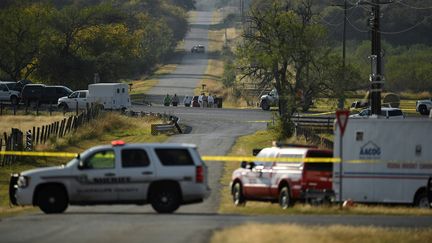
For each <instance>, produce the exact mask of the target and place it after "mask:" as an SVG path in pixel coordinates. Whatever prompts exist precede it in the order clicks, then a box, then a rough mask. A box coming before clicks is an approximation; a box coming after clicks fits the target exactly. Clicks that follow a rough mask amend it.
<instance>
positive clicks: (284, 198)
mask: <svg viewBox="0 0 432 243" xmlns="http://www.w3.org/2000/svg"><path fill="white" fill-rule="evenodd" d="M279 205H280V206H281V208H282V209H287V208H289V207H291V206H292V205H293V201H292V198H291V195H290V190H289V188H288V187H287V186H284V187H282V189H281V190H280V192H279Z"/></svg>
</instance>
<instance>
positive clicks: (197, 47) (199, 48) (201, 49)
mask: <svg viewBox="0 0 432 243" xmlns="http://www.w3.org/2000/svg"><path fill="white" fill-rule="evenodd" d="M191 52H192V53H204V52H205V47H204V46H203V45H195V46H193V47H192V49H191Z"/></svg>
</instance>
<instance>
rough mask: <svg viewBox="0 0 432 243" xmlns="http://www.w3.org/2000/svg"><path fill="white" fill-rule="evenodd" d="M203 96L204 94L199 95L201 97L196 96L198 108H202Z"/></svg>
mask: <svg viewBox="0 0 432 243" xmlns="http://www.w3.org/2000/svg"><path fill="white" fill-rule="evenodd" d="M203 95H204V93H201V95H200V96H198V103H199V105H200V107H203V104H202V103H203Z"/></svg>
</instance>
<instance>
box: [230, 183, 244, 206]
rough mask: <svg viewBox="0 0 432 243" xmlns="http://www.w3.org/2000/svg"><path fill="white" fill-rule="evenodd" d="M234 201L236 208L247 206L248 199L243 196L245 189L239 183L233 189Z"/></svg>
mask: <svg viewBox="0 0 432 243" xmlns="http://www.w3.org/2000/svg"><path fill="white" fill-rule="evenodd" d="M231 193H232V199H233V203H234V205H235V206H237V207H239V206H245V205H246V199H245V198H244V195H243V188H242V186H241V184H240V183H239V182H236V183H235V184H234V186H233V187H232V192H231Z"/></svg>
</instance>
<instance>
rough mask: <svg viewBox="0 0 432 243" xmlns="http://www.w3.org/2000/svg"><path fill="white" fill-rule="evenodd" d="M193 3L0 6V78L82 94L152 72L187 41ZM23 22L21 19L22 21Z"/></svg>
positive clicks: (141, 0)
mask: <svg viewBox="0 0 432 243" xmlns="http://www.w3.org/2000/svg"><path fill="white" fill-rule="evenodd" d="M194 3H195V1H193V0H162V1H159V0H119V1H111V0H92V1H89V0H63V1H54V0H32V1H16V2H6V3H4V4H2V5H0V18H1V20H2V21H0V34H1V36H0V41H1V43H2V47H3V46H5V47H7V48H1V50H0V74H1V75H2V79H3V78H4V79H14V80H19V79H23V78H29V79H33V80H34V81H40V82H43V83H51V84H59V83H62V84H65V85H67V86H70V87H71V88H74V89H76V88H85V87H86V86H87V84H88V83H91V82H93V78H94V75H95V73H98V74H99V76H100V80H101V81H102V82H112V81H116V80H119V79H121V78H128V77H129V78H130V77H133V76H135V75H138V74H142V73H146V72H149V71H150V70H151V69H152V68H153V67H154V66H155V65H156V64H158V63H161V62H163V61H164V60H165V58H166V57H168V56H170V54H171V53H172V52H173V51H174V48H175V46H176V44H177V42H178V41H180V40H182V39H183V38H184V36H185V35H186V31H187V29H188V27H187V13H186V11H187V10H190V9H193V8H194ZM17 16H18V17H17Z"/></svg>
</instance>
